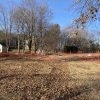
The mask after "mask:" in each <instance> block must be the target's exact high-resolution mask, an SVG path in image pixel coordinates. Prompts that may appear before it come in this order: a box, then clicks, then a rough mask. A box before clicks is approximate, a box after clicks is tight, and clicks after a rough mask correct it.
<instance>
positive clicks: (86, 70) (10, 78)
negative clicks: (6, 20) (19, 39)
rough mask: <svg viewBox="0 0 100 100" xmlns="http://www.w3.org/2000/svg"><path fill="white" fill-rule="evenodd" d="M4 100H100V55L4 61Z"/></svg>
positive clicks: (0, 80) (0, 73)
mask: <svg viewBox="0 0 100 100" xmlns="http://www.w3.org/2000/svg"><path fill="white" fill-rule="evenodd" d="M0 100H100V54H62V53H59V54H56V55H49V56H45V55H42V56H31V57H30V56H23V57H1V58H0Z"/></svg>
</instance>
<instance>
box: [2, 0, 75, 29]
mask: <svg viewBox="0 0 100 100" xmlns="http://www.w3.org/2000/svg"><path fill="white" fill-rule="evenodd" d="M9 1H13V2H16V3H18V2H19V1H20V0H0V4H4V5H5V6H6V5H7V4H8V2H9ZM41 1H43V0H41ZM45 1H46V3H47V4H48V6H49V8H50V9H51V10H52V12H53V18H52V20H51V22H52V23H57V24H60V26H61V28H62V29H63V28H64V27H67V26H69V25H71V24H72V20H73V19H74V18H75V17H76V16H75V13H74V14H73V12H72V11H71V9H69V8H70V7H71V5H72V3H73V1H74V0H45Z"/></svg>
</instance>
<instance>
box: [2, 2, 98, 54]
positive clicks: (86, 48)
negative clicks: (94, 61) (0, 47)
mask: <svg viewBox="0 0 100 100" xmlns="http://www.w3.org/2000/svg"><path fill="white" fill-rule="evenodd" d="M52 16H53V13H52V11H51V10H50V9H49V7H48V5H46V4H45V3H42V4H40V3H39V2H36V0H22V1H21V2H20V4H17V5H14V4H13V3H12V2H11V3H10V5H9V9H7V8H6V7H4V6H3V5H0V28H1V31H0V42H4V43H5V44H6V46H7V48H8V51H9V50H10V49H17V51H18V53H20V52H21V51H23V53H24V52H25V51H26V46H27V47H28V51H30V52H32V51H34V52H35V53H36V52H37V51H39V52H45V53H50V52H51V53H55V52H59V51H63V49H64V47H65V46H76V47H78V49H79V51H82V52H90V51H93V52H94V51H98V50H99V48H100V47H99V45H98V44H97V43H96V42H95V41H94V40H93V39H90V36H88V34H89V32H86V31H84V30H82V29H77V28H75V26H71V27H67V28H66V29H65V30H61V28H60V25H59V24H52V23H51V22H50V21H51V19H52ZM73 30H74V31H73ZM11 45H13V47H12V46H11Z"/></svg>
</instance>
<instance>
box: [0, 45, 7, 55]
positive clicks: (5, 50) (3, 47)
mask: <svg viewBox="0 0 100 100" xmlns="http://www.w3.org/2000/svg"><path fill="white" fill-rule="evenodd" d="M4 52H7V47H6V46H5V45H4V44H2V43H0V53H4Z"/></svg>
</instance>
